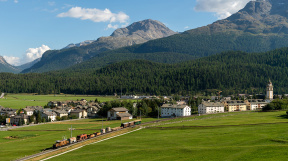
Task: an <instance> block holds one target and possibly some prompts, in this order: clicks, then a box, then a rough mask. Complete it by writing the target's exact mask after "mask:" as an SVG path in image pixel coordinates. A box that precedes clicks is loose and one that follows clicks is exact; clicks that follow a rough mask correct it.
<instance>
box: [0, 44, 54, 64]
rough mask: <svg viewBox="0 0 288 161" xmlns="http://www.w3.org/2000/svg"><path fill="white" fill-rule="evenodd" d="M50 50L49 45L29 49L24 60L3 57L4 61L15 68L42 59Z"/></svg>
mask: <svg viewBox="0 0 288 161" xmlns="http://www.w3.org/2000/svg"><path fill="white" fill-rule="evenodd" d="M47 50H50V48H49V47H48V46H47V45H42V46H40V47H38V48H29V49H28V50H26V53H25V54H24V55H23V57H22V58H19V57H13V56H3V57H4V59H5V60H6V61H7V62H8V63H9V64H12V65H14V66H19V65H22V64H25V63H29V62H32V61H33V60H35V59H38V58H40V57H42V55H43V54H44V53H45V52H46V51H47Z"/></svg>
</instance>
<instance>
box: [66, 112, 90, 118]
mask: <svg viewBox="0 0 288 161" xmlns="http://www.w3.org/2000/svg"><path fill="white" fill-rule="evenodd" d="M70 116H76V118H79V119H80V118H87V112H86V110H74V111H71V112H70Z"/></svg>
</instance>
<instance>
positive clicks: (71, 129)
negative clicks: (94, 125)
mask: <svg viewBox="0 0 288 161" xmlns="http://www.w3.org/2000/svg"><path fill="white" fill-rule="evenodd" d="M69 130H70V131H71V134H70V135H71V137H70V138H72V131H73V130H75V129H73V128H72V125H71V128H69Z"/></svg>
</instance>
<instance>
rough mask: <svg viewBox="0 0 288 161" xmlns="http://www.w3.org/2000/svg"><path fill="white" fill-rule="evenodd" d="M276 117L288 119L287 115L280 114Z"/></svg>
mask: <svg viewBox="0 0 288 161" xmlns="http://www.w3.org/2000/svg"><path fill="white" fill-rule="evenodd" d="M278 117H280V118H282V119H288V115H280V116H278Z"/></svg>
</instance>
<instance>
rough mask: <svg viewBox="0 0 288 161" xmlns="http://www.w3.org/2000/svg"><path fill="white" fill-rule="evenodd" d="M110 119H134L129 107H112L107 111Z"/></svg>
mask: <svg viewBox="0 0 288 161" xmlns="http://www.w3.org/2000/svg"><path fill="white" fill-rule="evenodd" d="M107 117H108V118H107V119H108V120H129V119H133V116H132V115H131V114H130V113H129V111H128V110H127V108H124V107H117V108H112V109H111V110H109V111H108V112H107Z"/></svg>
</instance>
